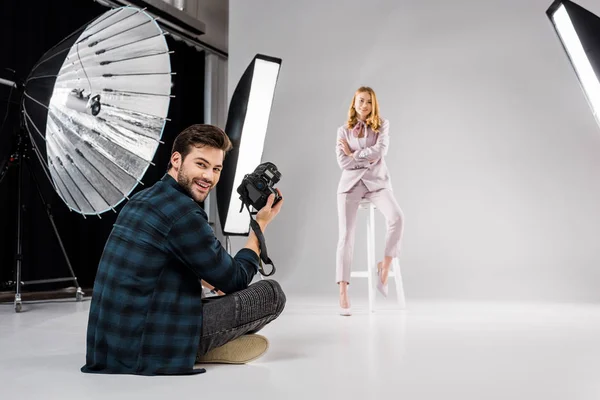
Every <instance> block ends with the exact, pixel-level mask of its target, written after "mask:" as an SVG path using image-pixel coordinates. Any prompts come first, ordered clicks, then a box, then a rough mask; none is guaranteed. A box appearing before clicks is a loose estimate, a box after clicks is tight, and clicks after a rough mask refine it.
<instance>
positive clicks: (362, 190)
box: [336, 87, 403, 315]
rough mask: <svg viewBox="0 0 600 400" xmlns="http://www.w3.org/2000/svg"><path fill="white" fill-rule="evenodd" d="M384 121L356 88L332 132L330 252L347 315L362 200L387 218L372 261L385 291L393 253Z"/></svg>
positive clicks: (395, 223)
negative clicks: (335, 171) (335, 177)
mask: <svg viewBox="0 0 600 400" xmlns="http://www.w3.org/2000/svg"><path fill="white" fill-rule="evenodd" d="M389 127H390V123H389V121H388V120H387V119H384V118H381V117H380V116H379V104H378V103H377V97H376V96H375V92H374V91H373V89H371V88H369V87H360V88H359V89H358V90H357V91H356V93H355V94H354V98H353V99H352V103H351V104H350V109H349V111H348V121H347V122H346V124H344V125H343V126H341V127H340V128H339V129H338V132H337V139H338V140H337V146H336V154H337V162H338V164H339V166H340V168H341V169H342V176H341V178H340V182H339V185H338V190H337V193H338V194H337V199H338V220H339V240H338V246H337V254H336V264H337V266H336V282H337V283H338V284H339V287H340V314H342V315H351V311H350V301H349V299H348V285H349V284H350V271H351V268H352V257H353V253H354V236H355V228H356V213H357V210H358V206H359V203H360V201H361V200H362V199H368V200H369V201H371V202H372V203H373V204H375V206H376V207H377V209H379V210H380V211H381V213H382V214H383V215H384V217H385V219H386V222H387V234H386V237H385V250H384V258H383V261H382V262H379V263H378V264H377V273H378V276H379V282H378V284H377V287H378V289H379V291H380V292H381V293H382V294H383V295H384V296H387V278H388V273H389V270H390V266H391V264H392V260H393V259H394V257H398V252H399V249H400V241H401V239H402V230H403V214H402V210H401V209H400V206H398V203H397V202H396V199H395V198H394V193H393V191H392V184H391V182H390V174H389V171H388V168H387V165H386V163H385V155H386V154H387V151H388V145H389V142H390V136H389Z"/></svg>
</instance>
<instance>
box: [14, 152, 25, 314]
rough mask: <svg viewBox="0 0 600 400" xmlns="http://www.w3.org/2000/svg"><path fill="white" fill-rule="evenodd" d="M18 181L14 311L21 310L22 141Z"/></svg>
mask: <svg viewBox="0 0 600 400" xmlns="http://www.w3.org/2000/svg"><path fill="white" fill-rule="evenodd" d="M18 157H19V160H18V162H19V182H18V184H17V185H18V187H17V207H18V209H17V270H16V280H17V282H16V284H17V287H16V290H15V311H16V312H21V263H22V259H23V247H22V243H21V241H22V238H23V230H22V227H21V223H22V215H21V211H22V204H21V195H22V194H21V187H22V186H23V143H22V142H21V143H19V151H18Z"/></svg>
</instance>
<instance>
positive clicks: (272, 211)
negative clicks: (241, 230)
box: [244, 189, 283, 256]
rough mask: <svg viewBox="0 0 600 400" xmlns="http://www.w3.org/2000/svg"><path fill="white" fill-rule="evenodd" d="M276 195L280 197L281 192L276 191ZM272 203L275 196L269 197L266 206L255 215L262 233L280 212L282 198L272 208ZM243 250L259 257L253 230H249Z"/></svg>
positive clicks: (258, 248) (258, 244)
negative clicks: (250, 251) (248, 250)
mask: <svg viewBox="0 0 600 400" xmlns="http://www.w3.org/2000/svg"><path fill="white" fill-rule="evenodd" d="M277 193H279V196H281V191H279V189H277ZM274 202H275V195H274V194H271V195H269V198H268V199H267V204H266V205H265V206H264V207H263V208H261V209H260V210H259V211H258V212H257V213H256V217H255V218H256V222H257V223H258V225H259V226H260V230H261V231H262V232H263V233H264V232H265V228H266V227H267V225H269V223H270V222H271V221H272V220H273V218H275V216H277V214H279V210H281V206H282V205H283V196H282V197H281V200H279V202H278V203H277V204H275V206H274V207H273V203H274ZM244 248H246V249H250V250H252V251H254V252H255V253H256V254H257V255H259V256H260V243H259V241H258V238H257V237H256V233H254V231H253V230H250V235H249V236H248V241H247V242H246V246H244Z"/></svg>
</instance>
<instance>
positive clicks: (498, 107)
mask: <svg viewBox="0 0 600 400" xmlns="http://www.w3.org/2000/svg"><path fill="white" fill-rule="evenodd" d="M550 3H551V1H550V0H544V1H542V0H527V1H522V0H507V1H503V2H497V1H490V0H484V1H482V0H456V1H452V2H450V1H446V0H421V1H418V2H417V1H406V0H402V1H399V0H373V1H371V2H369V3H368V6H365V5H366V4H367V3H365V2H364V1H357V0H343V1H342V0H336V1H333V0H330V1H323V0H303V1H294V2H292V1H275V0H253V1H251V2H249V1H247V0H231V1H230V19H229V27H230V31H229V51H230V58H229V63H228V76H229V84H228V91H229V96H231V93H232V92H233V90H234V88H235V85H236V83H237V80H238V79H239V77H240V76H241V74H242V72H243V71H244V69H245V68H246V65H247V64H248V63H249V62H250V60H251V59H252V57H253V56H254V55H255V54H256V53H264V54H268V55H272V56H277V57H281V58H283V66H282V71H281V75H280V80H279V83H278V87H277V91H276V95H275V102H274V106H273V110H272V114H271V119H270V126H269V131H268V134H267V143H266V148H265V152H264V157H263V160H269V161H272V162H274V163H276V164H277V165H278V167H279V168H280V169H281V171H282V174H283V179H282V181H281V183H280V185H279V187H280V188H281V190H282V192H283V194H284V197H285V207H284V209H283V211H282V213H281V215H280V216H279V217H278V219H277V220H276V221H275V222H274V223H273V224H272V225H271V226H269V228H268V229H267V232H266V238H267V244H268V248H269V253H270V255H271V257H272V258H273V260H274V261H275V262H276V265H277V267H278V273H277V275H276V278H277V279H278V280H279V281H281V282H282V284H283V285H284V287H285V288H286V290H287V291H288V293H289V295H290V296H301V295H315V296H319V295H328V296H335V294H336V291H337V287H336V285H335V283H334V276H335V275H334V271H335V249H336V242H337V235H338V232H337V209H336V187H337V183H338V179H339V177H340V173H341V172H340V170H339V168H338V166H337V164H336V161H335V153H334V146H335V142H336V128H337V127H338V126H340V125H341V124H342V123H343V122H344V120H345V117H346V112H347V108H348V106H349V103H350V100H351V98H352V95H353V93H354V90H355V89H356V88H357V87H358V86H360V85H370V86H372V87H373V88H374V89H375V90H376V92H377V94H378V97H379V100H380V104H381V109H382V113H383V115H384V116H385V117H387V118H389V119H390V120H391V132H390V136H391V145H390V150H389V153H388V156H387V159H386V160H387V164H388V166H389V168H390V171H391V176H392V182H393V186H394V189H395V193H396V196H397V199H398V202H399V203H400V206H401V207H402V209H403V211H404V213H405V216H406V225H405V237H404V241H403V253H402V257H401V259H400V262H401V265H402V268H403V275H404V285H405V290H406V296H407V300H408V301H409V302H410V300H411V299H484V300H531V301H598V300H600V289H599V287H600V246H599V245H598V239H599V238H600V235H599V232H598V231H599V226H600V179H598V177H599V175H600V129H599V128H598V126H597V125H596V122H595V120H594V117H593V115H592V113H591V111H590V108H589V106H588V104H587V102H586V100H585V98H584V96H583V93H582V91H581V90H580V88H579V86H578V82H577V80H576V77H575V74H574V72H573V71H572V69H571V66H570V64H569V63H568V60H567V58H566V56H565V54H564V53H563V50H562V48H561V46H560V43H559V41H558V39H557V37H556V36H555V33H554V31H553V28H552V27H551V25H550V22H549V20H548V19H547V17H546V15H545V11H546V9H547V8H548V6H549V5H550ZM579 4H581V5H582V6H584V7H587V8H588V9H590V10H591V11H594V12H596V13H599V14H600V4H598V3H597V2H594V1H593V0H581V1H580V2H579ZM365 221H366V220H365V216H364V215H362V214H361V216H360V217H359V227H361V229H360V230H359V231H357V236H356V243H357V244H356V251H355V264H354V268H364V262H365V260H366V247H365V246H364V245H363V243H364V241H365V228H364V227H365V225H364V224H365ZM376 224H377V235H376V241H377V257H378V259H379V258H381V254H382V251H383V244H384V234H385V228H384V219H383V217H382V216H381V215H380V214H377V217H376ZM232 243H233V249H234V250H237V249H239V248H240V247H241V246H242V245H243V243H244V240H242V239H238V238H235V239H234V240H233V241H232ZM364 286H366V282H365V280H364V279H361V280H355V281H353V286H352V287H353V289H352V290H354V291H355V293H357V295H358V294H359V293H361V291H362V290H363V288H364ZM390 292H391V293H392V294H393V288H392V287H390Z"/></svg>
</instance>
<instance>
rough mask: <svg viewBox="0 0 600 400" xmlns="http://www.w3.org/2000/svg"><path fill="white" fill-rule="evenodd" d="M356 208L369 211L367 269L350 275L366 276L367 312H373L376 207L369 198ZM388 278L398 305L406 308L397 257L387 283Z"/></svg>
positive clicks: (375, 264)
mask: <svg viewBox="0 0 600 400" xmlns="http://www.w3.org/2000/svg"><path fill="white" fill-rule="evenodd" d="M358 208H359V209H361V210H367V212H368V213H369V215H368V217H367V269H366V270H358V271H352V272H351V273H350V277H351V278H367V284H368V285H369V312H373V311H374V310H375V294H376V290H377V289H376V287H375V286H376V285H377V281H376V279H379V276H378V275H377V261H376V260H375V209H376V208H377V207H376V206H375V204H373V203H372V202H371V201H370V200H368V199H362V200H361V201H360V203H359V206H358ZM390 279H394V282H395V284H396V296H397V301H398V306H399V307H400V308H401V309H404V308H406V299H405V297H404V286H403V284H402V275H401V273H400V263H399V262H398V259H397V258H394V259H393V261H392V268H391V271H390V272H389V273H388V285H389V284H390V283H391V282H390Z"/></svg>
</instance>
